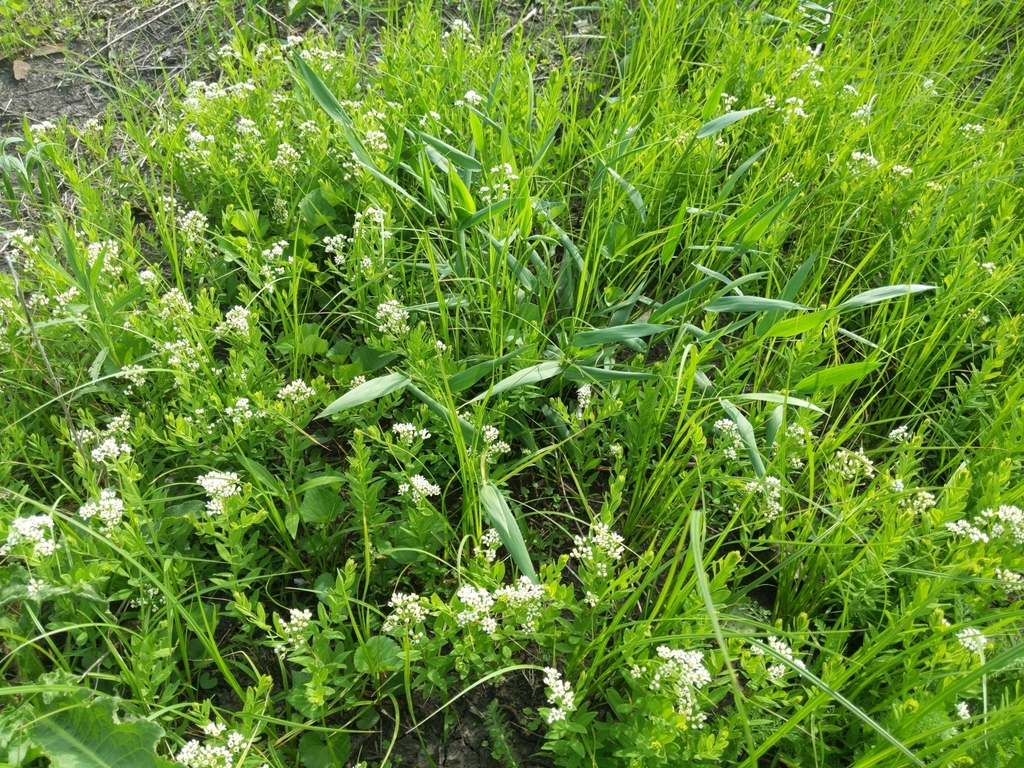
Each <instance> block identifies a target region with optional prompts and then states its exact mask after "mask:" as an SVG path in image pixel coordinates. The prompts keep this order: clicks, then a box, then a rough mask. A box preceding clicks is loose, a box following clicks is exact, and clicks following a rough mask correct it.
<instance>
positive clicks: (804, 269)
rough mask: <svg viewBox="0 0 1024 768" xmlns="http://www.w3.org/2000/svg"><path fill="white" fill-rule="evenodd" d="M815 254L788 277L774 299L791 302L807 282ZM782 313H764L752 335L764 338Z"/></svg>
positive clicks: (777, 311) (775, 311)
mask: <svg viewBox="0 0 1024 768" xmlns="http://www.w3.org/2000/svg"><path fill="white" fill-rule="evenodd" d="M817 256H818V254H817V253H812V254H811V256H810V258H808V259H807V260H806V261H805V262H804V263H803V264H801V265H800V267H799V268H798V269H797V271H796V272H794V273H793V274H792V276H790V278H789V280H787V281H786V285H785V286H783V288H782V292H781V293H780V294H779V295H778V296H777V297H776V298H779V299H782V300H783V301H793V300H794V299H795V298H796V297H797V294H798V293H800V289H801V288H802V287H803V284H804V282H805V281H806V280H807V276H808V275H809V274H810V273H811V268H812V267H813V266H814V260H815V259H816V258H817ZM783 314H784V313H783V312H782V311H781V310H774V311H771V312H766V313H765V314H764V317H762V318H761V319H760V320H758V322H757V326H756V327H755V328H754V333H755V334H757V337H758V338H759V339H760V338H764V336H765V333H766V332H767V331H768V329H769V328H771V327H772V326H773V325H775V324H776V323H777V322H779V320H781V319H782V315H783Z"/></svg>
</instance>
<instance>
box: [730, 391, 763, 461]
mask: <svg viewBox="0 0 1024 768" xmlns="http://www.w3.org/2000/svg"><path fill="white" fill-rule="evenodd" d="M719 402H720V403H721V404H722V408H723V409H724V410H725V412H726V414H728V416H729V418H730V419H732V423H733V424H735V425H736V429H738V430H739V433H740V439H741V440H742V441H743V447H744V448H746V449H747V456H748V457H749V458H750V464H751V466H752V467H753V468H754V474H755V475H757V476H758V478H763V477H764V476H765V468H764V459H762V458H761V454H760V452H759V451H758V450H757V440H756V439H755V437H754V428H753V427H752V426H750V422H749V421H747V417H746V416H744V415H743V412H742V411H741V410H740V409H739V408H737V407H736V406H735V405H733V404H732V403H730V402H729V401H728V400H726V399H724V398H722V399H721V400H719Z"/></svg>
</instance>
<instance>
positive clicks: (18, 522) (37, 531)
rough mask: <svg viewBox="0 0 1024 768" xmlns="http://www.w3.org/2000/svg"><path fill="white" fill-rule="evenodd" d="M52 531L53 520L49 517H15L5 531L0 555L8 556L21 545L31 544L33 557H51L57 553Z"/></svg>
mask: <svg viewBox="0 0 1024 768" xmlns="http://www.w3.org/2000/svg"><path fill="white" fill-rule="evenodd" d="M53 529H54V522H53V518H52V517H50V516H49V515H31V516H29V517H16V518H15V519H14V520H12V521H11V525H10V528H8V529H7V542H6V543H5V544H4V545H3V546H2V547H0V555H7V554H10V553H11V551H12V550H13V549H14V547H17V546H19V545H21V544H31V545H32V555H33V556H34V557H37V558H38V557H46V556H47V555H52V554H53V553H54V552H56V551H57V542H56V541H55V540H54V531H53Z"/></svg>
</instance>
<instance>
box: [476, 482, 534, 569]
mask: <svg viewBox="0 0 1024 768" xmlns="http://www.w3.org/2000/svg"><path fill="white" fill-rule="evenodd" d="M480 504H481V505H482V506H483V510H484V514H485V515H487V519H488V520H489V521H490V523H491V525H493V526H494V530H496V531H497V532H498V536H500V537H501V543H502V544H504V545H505V549H507V550H508V553H509V554H510V555H511V556H512V560H513V561H515V564H516V565H517V566H519V571H520V573H522V574H523V575H524V576H526V577H527V578H528V579H529V580H530V581H532V582H533V583H534V584H536V583H537V573H536V571H534V570H533V562H532V561H531V560H530V553H529V551H528V550H527V549H526V542H525V541H524V540H523V533H522V531H520V530H519V523H518V521H517V520H516V518H515V515H513V514H512V510H511V509H509V507H508V503H507V502H506V501H505V497H504V496H503V495H502V493H501V491H500V490H499V489H498V486H496V485H495V484H494V483H493V482H491V481H490V480H488V481H487V482H486V483H484V484H483V486H482V487H481V488H480Z"/></svg>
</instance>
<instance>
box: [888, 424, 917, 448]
mask: <svg viewBox="0 0 1024 768" xmlns="http://www.w3.org/2000/svg"><path fill="white" fill-rule="evenodd" d="M912 436H913V435H912V434H911V432H910V427H909V426H907V425H906V424H902V425H900V426H898V427H896V428H895V429H893V430H892V431H891V432H889V442H890V443H897V444H899V443H906V442H908V441H909V440H910V438H911V437H912Z"/></svg>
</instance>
